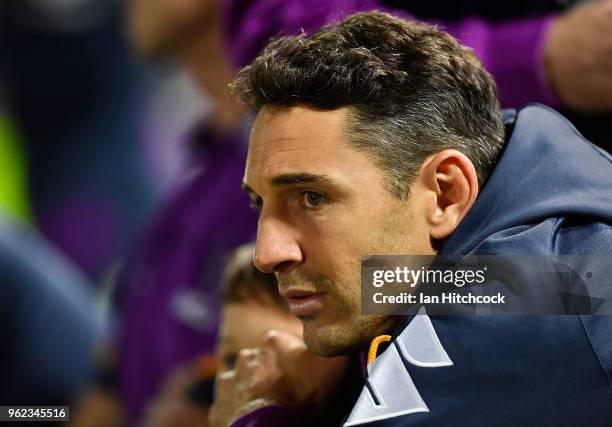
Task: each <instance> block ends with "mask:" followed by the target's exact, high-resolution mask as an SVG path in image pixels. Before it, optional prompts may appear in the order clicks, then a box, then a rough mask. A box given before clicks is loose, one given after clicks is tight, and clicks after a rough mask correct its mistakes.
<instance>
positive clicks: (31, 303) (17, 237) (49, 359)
mask: <svg viewBox="0 0 612 427" xmlns="http://www.w3.org/2000/svg"><path fill="white" fill-rule="evenodd" d="M3 107H4V103H3V102H2V99H0V278H1V283H0V343H2V344H1V346H0V378H1V381H0V404H1V405H11V404H12V405H69V404H71V403H72V402H73V401H74V399H75V398H76V395H77V393H78V392H79V391H80V387H81V385H82V384H83V382H84V381H85V380H86V379H87V378H89V376H90V375H91V372H92V363H91V356H92V352H93V346H94V343H95V341H96V339H97V338H98V337H99V333H100V324H99V319H97V317H96V307H95V305H94V299H93V295H92V293H91V285H90V283H88V281H87V279H86V278H85V277H84V275H83V274H82V273H81V272H80V271H79V270H78V269H77V268H76V267H75V266H74V265H73V264H72V263H71V262H70V261H69V260H68V259H66V257H65V256H63V255H62V254H61V252H60V251H59V250H58V249H57V248H55V247H54V246H53V245H52V244H50V243H49V242H47V241H46V239H45V238H44V237H43V236H41V235H40V234H38V232H37V231H36V230H35V229H34V227H33V226H32V225H31V224H30V223H29V221H30V210H29V194H28V192H27V185H26V182H27V178H26V176H27V168H26V163H25V161H24V155H23V152H22V146H21V141H20V139H19V138H18V133H17V131H16V130H15V126H14V125H13V124H12V122H11V120H10V119H9V115H8V112H7V111H5V109H4V108H3Z"/></svg>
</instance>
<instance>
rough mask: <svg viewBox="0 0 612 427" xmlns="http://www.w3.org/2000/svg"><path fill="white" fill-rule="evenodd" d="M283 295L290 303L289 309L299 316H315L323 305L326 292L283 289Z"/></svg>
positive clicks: (281, 292)
mask: <svg viewBox="0 0 612 427" xmlns="http://www.w3.org/2000/svg"><path fill="white" fill-rule="evenodd" d="M280 294H281V296H282V297H283V298H284V299H285V300H286V301H287V303H288V304H289V310H290V311H291V313H293V314H294V315H295V316H297V317H309V316H314V315H315V314H316V312H317V311H319V310H320V309H321V308H322V307H323V299H324V297H325V294H322V293H316V292H312V291H305V290H299V289H291V288H289V289H283V290H281V291H280Z"/></svg>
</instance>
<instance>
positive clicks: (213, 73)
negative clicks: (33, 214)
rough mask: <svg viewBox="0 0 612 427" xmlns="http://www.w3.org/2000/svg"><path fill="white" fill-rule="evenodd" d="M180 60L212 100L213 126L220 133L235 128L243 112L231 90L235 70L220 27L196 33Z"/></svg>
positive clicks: (208, 28)
mask: <svg viewBox="0 0 612 427" xmlns="http://www.w3.org/2000/svg"><path fill="white" fill-rule="evenodd" d="M177 57H178V59H179V61H180V62H181V63H182V64H183V66H184V67H185V68H186V69H187V70H188V71H189V72H190V74H191V75H192V76H193V78H194V79H195V82H196V84H197V85H198V87H199V88H200V90H201V91H202V92H204V93H206V94H208V95H209V96H210V97H211V98H212V100H213V103H214V106H213V111H212V113H211V117H210V123H211V125H212V127H213V129H214V130H215V131H217V132H220V133H227V132H228V131H231V130H232V129H235V128H236V126H237V125H238V123H239V122H240V120H241V118H242V116H243V113H242V111H241V109H240V108H239V106H238V105H236V102H235V101H234V100H233V99H232V98H231V96H230V94H229V91H228V89H227V85H228V84H229V83H230V82H231V81H232V79H233V76H234V71H233V69H232V66H231V65H230V61H229V58H228V57H227V54H226V53H225V49H224V46H223V41H222V35H221V28H220V24H219V23H214V24H213V23H211V25H209V26H205V28H204V29H203V30H202V32H201V33H199V34H194V35H193V37H192V38H191V40H190V41H189V42H186V43H184V44H183V45H182V46H181V48H180V49H179V50H178V52H177Z"/></svg>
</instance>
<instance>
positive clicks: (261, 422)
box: [230, 406, 296, 427]
mask: <svg viewBox="0 0 612 427" xmlns="http://www.w3.org/2000/svg"><path fill="white" fill-rule="evenodd" d="M295 425H296V420H295V416H294V415H293V413H292V412H291V411H290V410H289V409H287V408H284V407H282V406H266V407H264V408H259V409H256V410H254V411H253V412H249V413H248V414H246V415H244V416H242V417H240V418H238V419H237V420H236V421H234V422H233V423H232V424H231V425H230V427H293V426H295Z"/></svg>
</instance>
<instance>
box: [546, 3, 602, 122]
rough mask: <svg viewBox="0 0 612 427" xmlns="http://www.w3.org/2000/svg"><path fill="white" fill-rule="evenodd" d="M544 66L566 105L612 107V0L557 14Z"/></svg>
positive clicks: (594, 108) (591, 108)
mask: <svg viewBox="0 0 612 427" xmlns="http://www.w3.org/2000/svg"><path fill="white" fill-rule="evenodd" d="M544 68H545V72H546V75H547V77H548V80H549V82H550V84H551V86H552V87H553V89H554V91H555V92H556V94H557V96H558V97H559V99H560V100H561V102H562V103H563V104H564V105H565V106H567V107H570V108H572V109H574V110H578V111H588V112H597V111H600V112H601V111H612V0H598V1H593V2H590V3H588V4H586V5H584V6H579V7H577V8H575V9H572V10H570V11H568V12H566V13H565V14H563V15H561V16H559V17H558V18H556V20H555V22H553V23H552V24H551V28H550V31H549V34H548V38H547V41H546V45H545V52H544Z"/></svg>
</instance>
